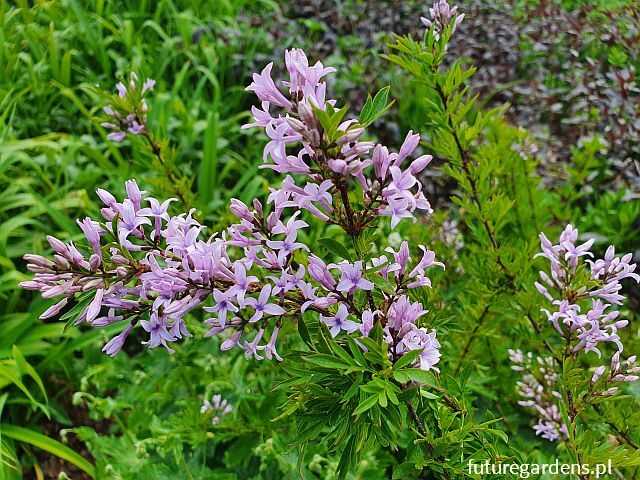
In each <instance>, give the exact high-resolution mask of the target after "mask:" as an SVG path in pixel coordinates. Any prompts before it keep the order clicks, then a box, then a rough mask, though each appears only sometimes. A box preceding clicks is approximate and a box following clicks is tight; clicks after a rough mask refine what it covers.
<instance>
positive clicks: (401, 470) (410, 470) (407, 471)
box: [391, 462, 419, 480]
mask: <svg viewBox="0 0 640 480" xmlns="http://www.w3.org/2000/svg"><path fill="white" fill-rule="evenodd" d="M418 472H419V468H418V467H417V466H416V464H415V463H411V462H404V463H401V464H400V465H398V466H397V467H396V468H395V469H394V470H393V476H392V477H391V478H392V479H393V480H404V479H406V478H407V477H408V476H410V475H416V474H417V473H418Z"/></svg>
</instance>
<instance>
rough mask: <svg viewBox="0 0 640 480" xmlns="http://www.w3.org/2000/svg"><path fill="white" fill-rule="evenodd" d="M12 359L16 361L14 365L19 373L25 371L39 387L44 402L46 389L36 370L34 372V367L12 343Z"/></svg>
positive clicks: (46, 400)
mask: <svg viewBox="0 0 640 480" xmlns="http://www.w3.org/2000/svg"><path fill="white" fill-rule="evenodd" d="M13 359H14V360H15V361H16V366H17V367H18V370H19V371H20V374H21V375H22V374H25V373H26V374H27V375H29V376H30V377H31V378H32V379H33V380H34V381H35V382H36V383H37V384H38V387H40V391H41V392H42V396H43V397H44V400H45V402H48V399H47V391H46V390H45V388H44V384H43V383H42V379H41V378H40V375H38V372H36V370H35V368H33V367H32V366H31V364H29V362H27V360H26V359H25V358H24V355H22V352H20V349H19V348H18V346H17V345H13Z"/></svg>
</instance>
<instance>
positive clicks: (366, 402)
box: [353, 395, 378, 415]
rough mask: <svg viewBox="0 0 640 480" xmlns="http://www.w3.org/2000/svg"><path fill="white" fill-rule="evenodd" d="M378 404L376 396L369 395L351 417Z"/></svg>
mask: <svg viewBox="0 0 640 480" xmlns="http://www.w3.org/2000/svg"><path fill="white" fill-rule="evenodd" d="M377 403H378V395H371V396H370V397H367V398H365V399H364V400H363V401H362V402H360V404H359V405H358V406H357V407H356V409H355V410H354V411H353V415H360V414H361V413H363V412H366V411H367V410H369V409H370V408H371V407H373V406H374V405H376V404H377Z"/></svg>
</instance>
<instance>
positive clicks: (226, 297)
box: [204, 289, 238, 327]
mask: <svg viewBox="0 0 640 480" xmlns="http://www.w3.org/2000/svg"><path fill="white" fill-rule="evenodd" d="M233 297H234V295H233V294H230V293H229V292H228V291H227V292H221V291H220V290H218V289H215V290H214V291H213V300H214V302H215V303H216V304H215V305H214V306H213V307H204V310H205V311H207V312H217V313H218V322H220V326H221V327H224V326H225V324H226V323H227V313H228V312H234V313H235V312H237V311H238V307H236V306H235V305H234V303H233V301H232V298H233Z"/></svg>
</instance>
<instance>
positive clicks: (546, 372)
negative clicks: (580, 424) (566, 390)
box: [509, 349, 569, 442]
mask: <svg viewBox="0 0 640 480" xmlns="http://www.w3.org/2000/svg"><path fill="white" fill-rule="evenodd" d="M509 358H510V359H511V362H512V363H513V366H512V367H511V368H512V369H513V370H515V371H517V372H524V373H523V376H522V381H519V382H518V384H517V388H516V391H517V392H518V394H519V395H520V396H521V397H522V398H524V400H519V401H518V404H519V405H521V406H523V407H530V408H533V409H534V410H535V412H536V414H537V415H538V423H537V424H536V425H534V427H533V429H534V431H535V432H536V435H540V436H541V437H542V438H545V439H547V440H550V441H552V442H553V441H556V440H558V439H560V438H567V437H568V434H569V433H568V430H567V426H566V425H565V423H564V421H563V420H562V413H561V412H560V408H558V401H559V400H561V399H562V395H560V393H559V392H557V391H556V390H555V384H556V381H557V379H558V374H557V373H556V370H557V366H556V364H555V361H554V360H553V358H552V357H544V358H543V357H536V359H535V361H534V356H533V354H532V353H531V352H529V353H527V354H526V355H524V354H523V353H522V351H521V350H511V349H509Z"/></svg>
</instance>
